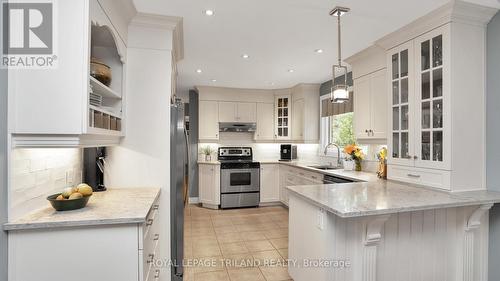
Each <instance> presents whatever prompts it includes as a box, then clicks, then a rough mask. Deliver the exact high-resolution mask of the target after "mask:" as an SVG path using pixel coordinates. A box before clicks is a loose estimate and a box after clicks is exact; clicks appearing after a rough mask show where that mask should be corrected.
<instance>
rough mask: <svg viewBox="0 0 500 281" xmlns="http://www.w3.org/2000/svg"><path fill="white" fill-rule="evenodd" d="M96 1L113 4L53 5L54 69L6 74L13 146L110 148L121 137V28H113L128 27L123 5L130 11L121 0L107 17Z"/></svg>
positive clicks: (123, 49)
mask: <svg viewBox="0 0 500 281" xmlns="http://www.w3.org/2000/svg"><path fill="white" fill-rule="evenodd" d="M101 2H103V3H105V5H104V6H106V7H108V8H109V7H110V6H112V4H110V2H109V1H97V0H89V1H78V3H77V2H64V1H63V2H61V3H59V4H58V15H59V25H58V27H59V31H58V33H57V34H58V36H57V38H56V40H57V42H56V44H58V46H59V47H58V48H57V50H58V54H57V60H58V66H57V67H56V68H55V69H50V70H47V71H19V70H10V71H9V97H10V98H9V99H10V102H11V103H10V109H11V110H10V112H9V120H10V121H9V129H10V132H11V133H12V136H13V138H12V140H13V145H14V146H19V147H44V146H51V147H53V146H98V145H110V144H117V143H119V140H120V137H122V136H123V135H124V128H125V126H124V125H125V124H124V122H125V112H124V101H125V90H124V89H125V86H124V85H125V79H124V77H125V75H124V73H125V62H126V51H127V50H126V45H125V41H124V39H123V38H126V29H122V31H123V32H122V33H119V32H118V31H117V30H116V29H115V26H123V25H124V24H125V25H128V22H130V20H131V17H132V16H133V15H132V14H130V13H127V12H125V11H127V8H125V7H131V9H133V10H134V11H135V8H133V4H132V2H131V1H125V2H124V3H123V5H122V6H123V7H122V8H121V9H119V10H114V9H113V14H112V15H110V14H108V12H109V11H108V10H105V9H104V8H103V5H101ZM108 2H109V3H108ZM118 11H120V12H122V11H123V12H124V13H123V14H120V12H118ZM111 20H116V21H117V22H111ZM118 22H119V23H118Z"/></svg>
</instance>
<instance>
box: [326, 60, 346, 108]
mask: <svg viewBox="0 0 500 281" xmlns="http://www.w3.org/2000/svg"><path fill="white" fill-rule="evenodd" d="M337 69H340V70H341V71H343V72H344V74H343V76H344V79H343V81H338V79H335V73H337ZM330 99H331V101H332V102H333V103H343V102H346V101H349V90H348V89H347V67H346V66H343V65H334V66H333V85H332V91H331V93H330Z"/></svg>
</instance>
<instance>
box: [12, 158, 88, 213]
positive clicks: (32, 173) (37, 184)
mask: <svg viewBox="0 0 500 281" xmlns="http://www.w3.org/2000/svg"><path fill="white" fill-rule="evenodd" d="M10 157H11V171H10V176H11V186H10V214H9V218H10V220H14V219H16V218H19V217H20V216H22V215H24V214H26V213H28V212H31V211H33V210H36V209H39V208H43V207H46V206H47V204H48V202H47V200H46V197H47V196H48V195H51V194H54V193H57V192H61V191H62V189H64V188H65V187H67V186H71V185H76V184H79V183H80V182H81V178H82V162H83V161H82V149H79V148H34V149H24V148H23V149H14V150H13V151H11V156H10Z"/></svg>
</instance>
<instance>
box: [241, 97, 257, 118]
mask: <svg viewBox="0 0 500 281" xmlns="http://www.w3.org/2000/svg"><path fill="white" fill-rule="evenodd" d="M237 120H238V122H245V123H255V122H256V121H257V104H256V103H254V102H239V103H238V115H237Z"/></svg>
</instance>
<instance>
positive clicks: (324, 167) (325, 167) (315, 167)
mask: <svg viewBox="0 0 500 281" xmlns="http://www.w3.org/2000/svg"><path fill="white" fill-rule="evenodd" d="M307 167H309V168H313V169H318V170H338V169H340V167H334V166H329V165H317V166H307Z"/></svg>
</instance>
